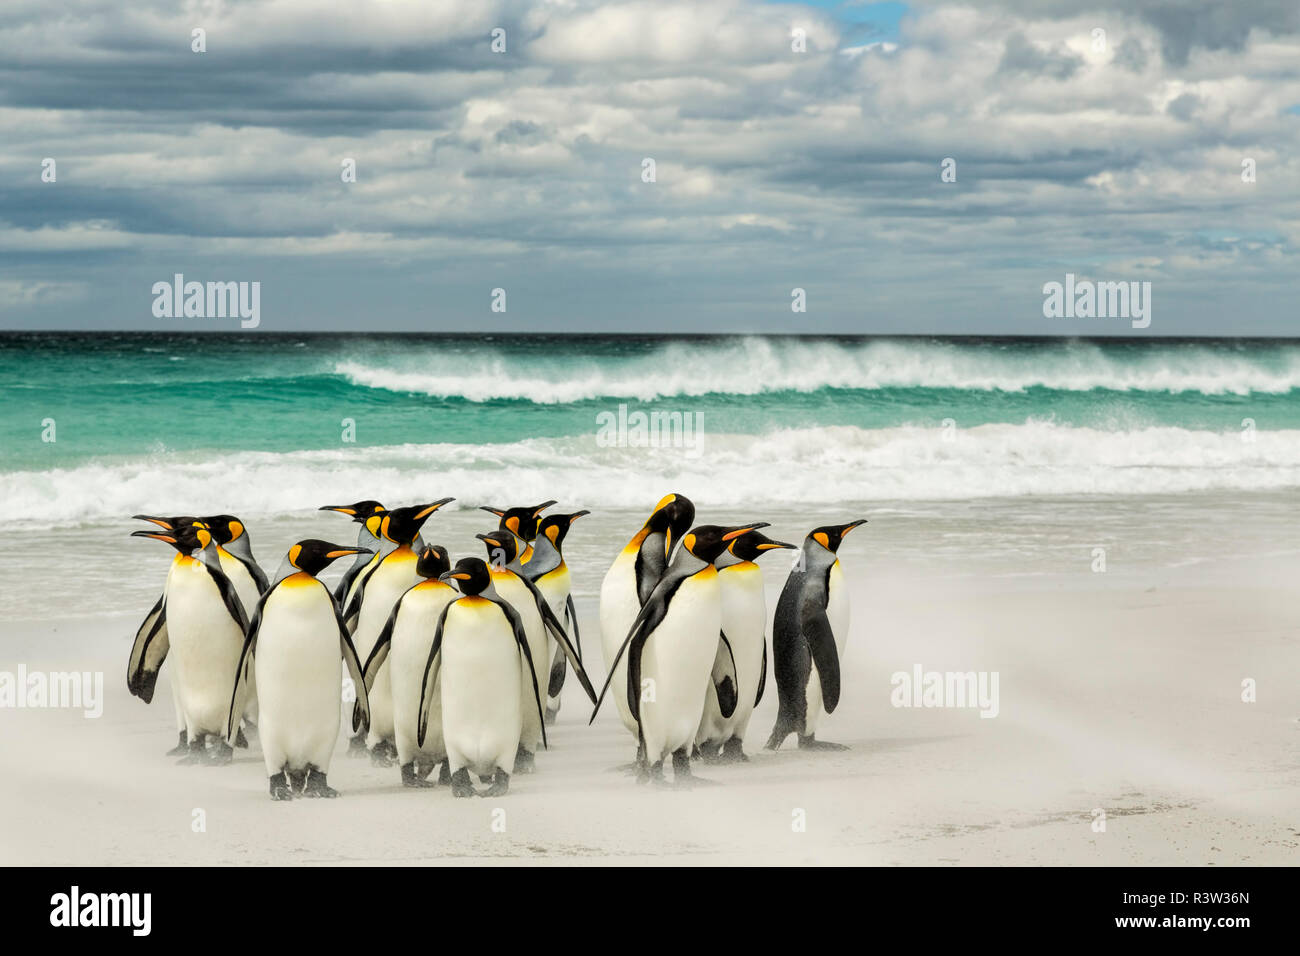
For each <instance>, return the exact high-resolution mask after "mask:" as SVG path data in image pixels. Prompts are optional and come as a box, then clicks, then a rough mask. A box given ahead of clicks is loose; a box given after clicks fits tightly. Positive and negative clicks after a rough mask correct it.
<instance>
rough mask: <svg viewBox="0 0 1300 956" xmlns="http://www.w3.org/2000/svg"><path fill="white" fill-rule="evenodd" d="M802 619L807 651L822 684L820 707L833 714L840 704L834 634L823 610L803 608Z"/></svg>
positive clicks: (836, 650)
mask: <svg viewBox="0 0 1300 956" xmlns="http://www.w3.org/2000/svg"><path fill="white" fill-rule="evenodd" d="M802 617H803V633H804V637H805V639H806V640H807V641H808V651H809V653H810V654H811V655H812V662H813V666H814V667H816V668H817V677H818V679H820V680H821V684H822V706H823V707H824V708H825V709H826V713H828V714H833V713H835V707H836V705H837V704H838V703H839V702H840V652H839V649H838V648H837V647H836V646H835V634H834V632H833V631H832V630H831V622H830V619H829V618H827V617H826V611H825V609H824V608H808V607H805V608H804V613H803V615H802Z"/></svg>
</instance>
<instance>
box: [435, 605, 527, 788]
mask: <svg viewBox="0 0 1300 956" xmlns="http://www.w3.org/2000/svg"><path fill="white" fill-rule="evenodd" d="M520 656H521V655H520V653H519V648H518V645H517V644H516V643H515V639H514V635H513V633H512V632H511V629H510V625H509V624H508V623H507V622H506V619H505V615H504V614H502V613H501V611H500V609H499V608H497V607H496V606H495V605H492V604H491V603H490V602H488V601H484V600H481V599H478V600H471V599H462V600H461V601H458V602H457V603H456V604H455V605H454V606H453V607H452V609H451V610H450V611H449V612H448V614H447V624H446V627H445V628H444V630H443V639H442V666H441V676H440V680H441V683H442V735H443V741H444V743H445V745H446V748H447V759H448V762H449V764H450V768H451V772H452V773H455V772H456V771H458V770H460V769H461V768H462V767H468V768H469V769H470V770H471V771H473V772H474V773H476V774H479V775H482V776H486V775H489V774H491V773H493V771H495V770H497V769H501V770H504V771H505V772H506V773H510V772H511V771H512V770H513V768H514V760H515V752H516V750H517V749H518V747H519V733H520V730H521V728H522V726H523V722H522V716H523V715H522V713H521V710H520V706H519V703H520V699H521V695H520V671H519V659H520Z"/></svg>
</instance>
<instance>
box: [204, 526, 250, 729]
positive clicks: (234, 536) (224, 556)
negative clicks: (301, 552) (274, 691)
mask: <svg viewBox="0 0 1300 956" xmlns="http://www.w3.org/2000/svg"><path fill="white" fill-rule="evenodd" d="M198 520H199V521H200V522H202V523H203V526H204V527H206V528H207V529H208V530H209V531H211V532H212V538H213V540H214V541H215V542H216V545H217V559H218V560H219V561H220V562H221V570H222V571H223V572H224V573H225V575H226V577H228V578H230V583H231V584H233V585H234V586H235V593H236V594H238V595H239V601H240V603H241V604H242V605H243V606H244V610H245V611H246V612H248V613H250V614H251V613H252V609H253V608H255V607H257V602H258V600H259V599H260V598H261V597H262V592H263V591H265V590H266V588H267V580H266V574H265V572H263V571H262V569H261V568H260V567H259V566H258V564H257V560H256V559H255V558H254V557H253V546H252V543H251V542H250V541H249V539H248V532H247V530H246V529H245V528H244V523H243V522H242V521H240V520H239V519H238V518H236V517H235V516H234V515H211V516H209V517H206V518H199V519H198ZM245 701H246V703H245V708H244V714H243V716H244V719H245V720H246V721H248V723H250V724H252V725H254V726H256V724H257V684H256V681H255V680H254V681H252V682H251V683H250V684H249V690H248V694H247V696H246V698H245ZM235 746H236V747H247V746H248V741H247V740H246V739H245V737H244V732H243V731H242V730H240V731H239V732H238V734H237V735H236V737H235Z"/></svg>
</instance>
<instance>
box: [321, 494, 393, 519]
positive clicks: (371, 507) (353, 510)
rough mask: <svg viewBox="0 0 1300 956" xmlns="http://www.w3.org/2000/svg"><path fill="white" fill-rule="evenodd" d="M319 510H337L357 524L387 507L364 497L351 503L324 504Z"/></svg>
mask: <svg viewBox="0 0 1300 956" xmlns="http://www.w3.org/2000/svg"><path fill="white" fill-rule="evenodd" d="M319 510H321V511H337V512H338V513H339V514H341V515H348V516H349V517H351V518H352V520H353V521H355V522H356V523H357V524H364V523H365V521H366V519H367V518H371V517H373V516H375V515H381V514H383V513H384V512H385V511H386V510H387V509H386V508H385V507H384V506H383V505H381V504H380V503H379V502H378V501H374V500H372V499H366V500H365V501H358V502H357V503H356V504H351V505H324V506H323V507H321V508H320V509H319Z"/></svg>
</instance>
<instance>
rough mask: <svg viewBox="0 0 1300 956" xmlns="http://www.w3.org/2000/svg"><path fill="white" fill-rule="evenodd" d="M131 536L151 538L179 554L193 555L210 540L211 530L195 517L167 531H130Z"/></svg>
mask: <svg viewBox="0 0 1300 956" xmlns="http://www.w3.org/2000/svg"><path fill="white" fill-rule="evenodd" d="M131 537H133V538H153V539H154V540H155V541H161V542H163V543H164V544H170V545H171V546H172V547H173V548H175V549H176V550H177V551H179V552H180V553H181V554H186V555H193V554H194V552H195V551H202V550H203V549H204V548H206V547H207V546H208V545H209V544H210V543H211V542H212V532H210V531H208V529H207V528H206V527H204V526H203V524H202V523H201V522H200V521H199V520H198V519H197V518H191V519H190V520H189V521H187V522H185V523H183V524H177V525H176V526H175V527H173V528H171V529H169V530H167V531H132V532H131Z"/></svg>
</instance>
